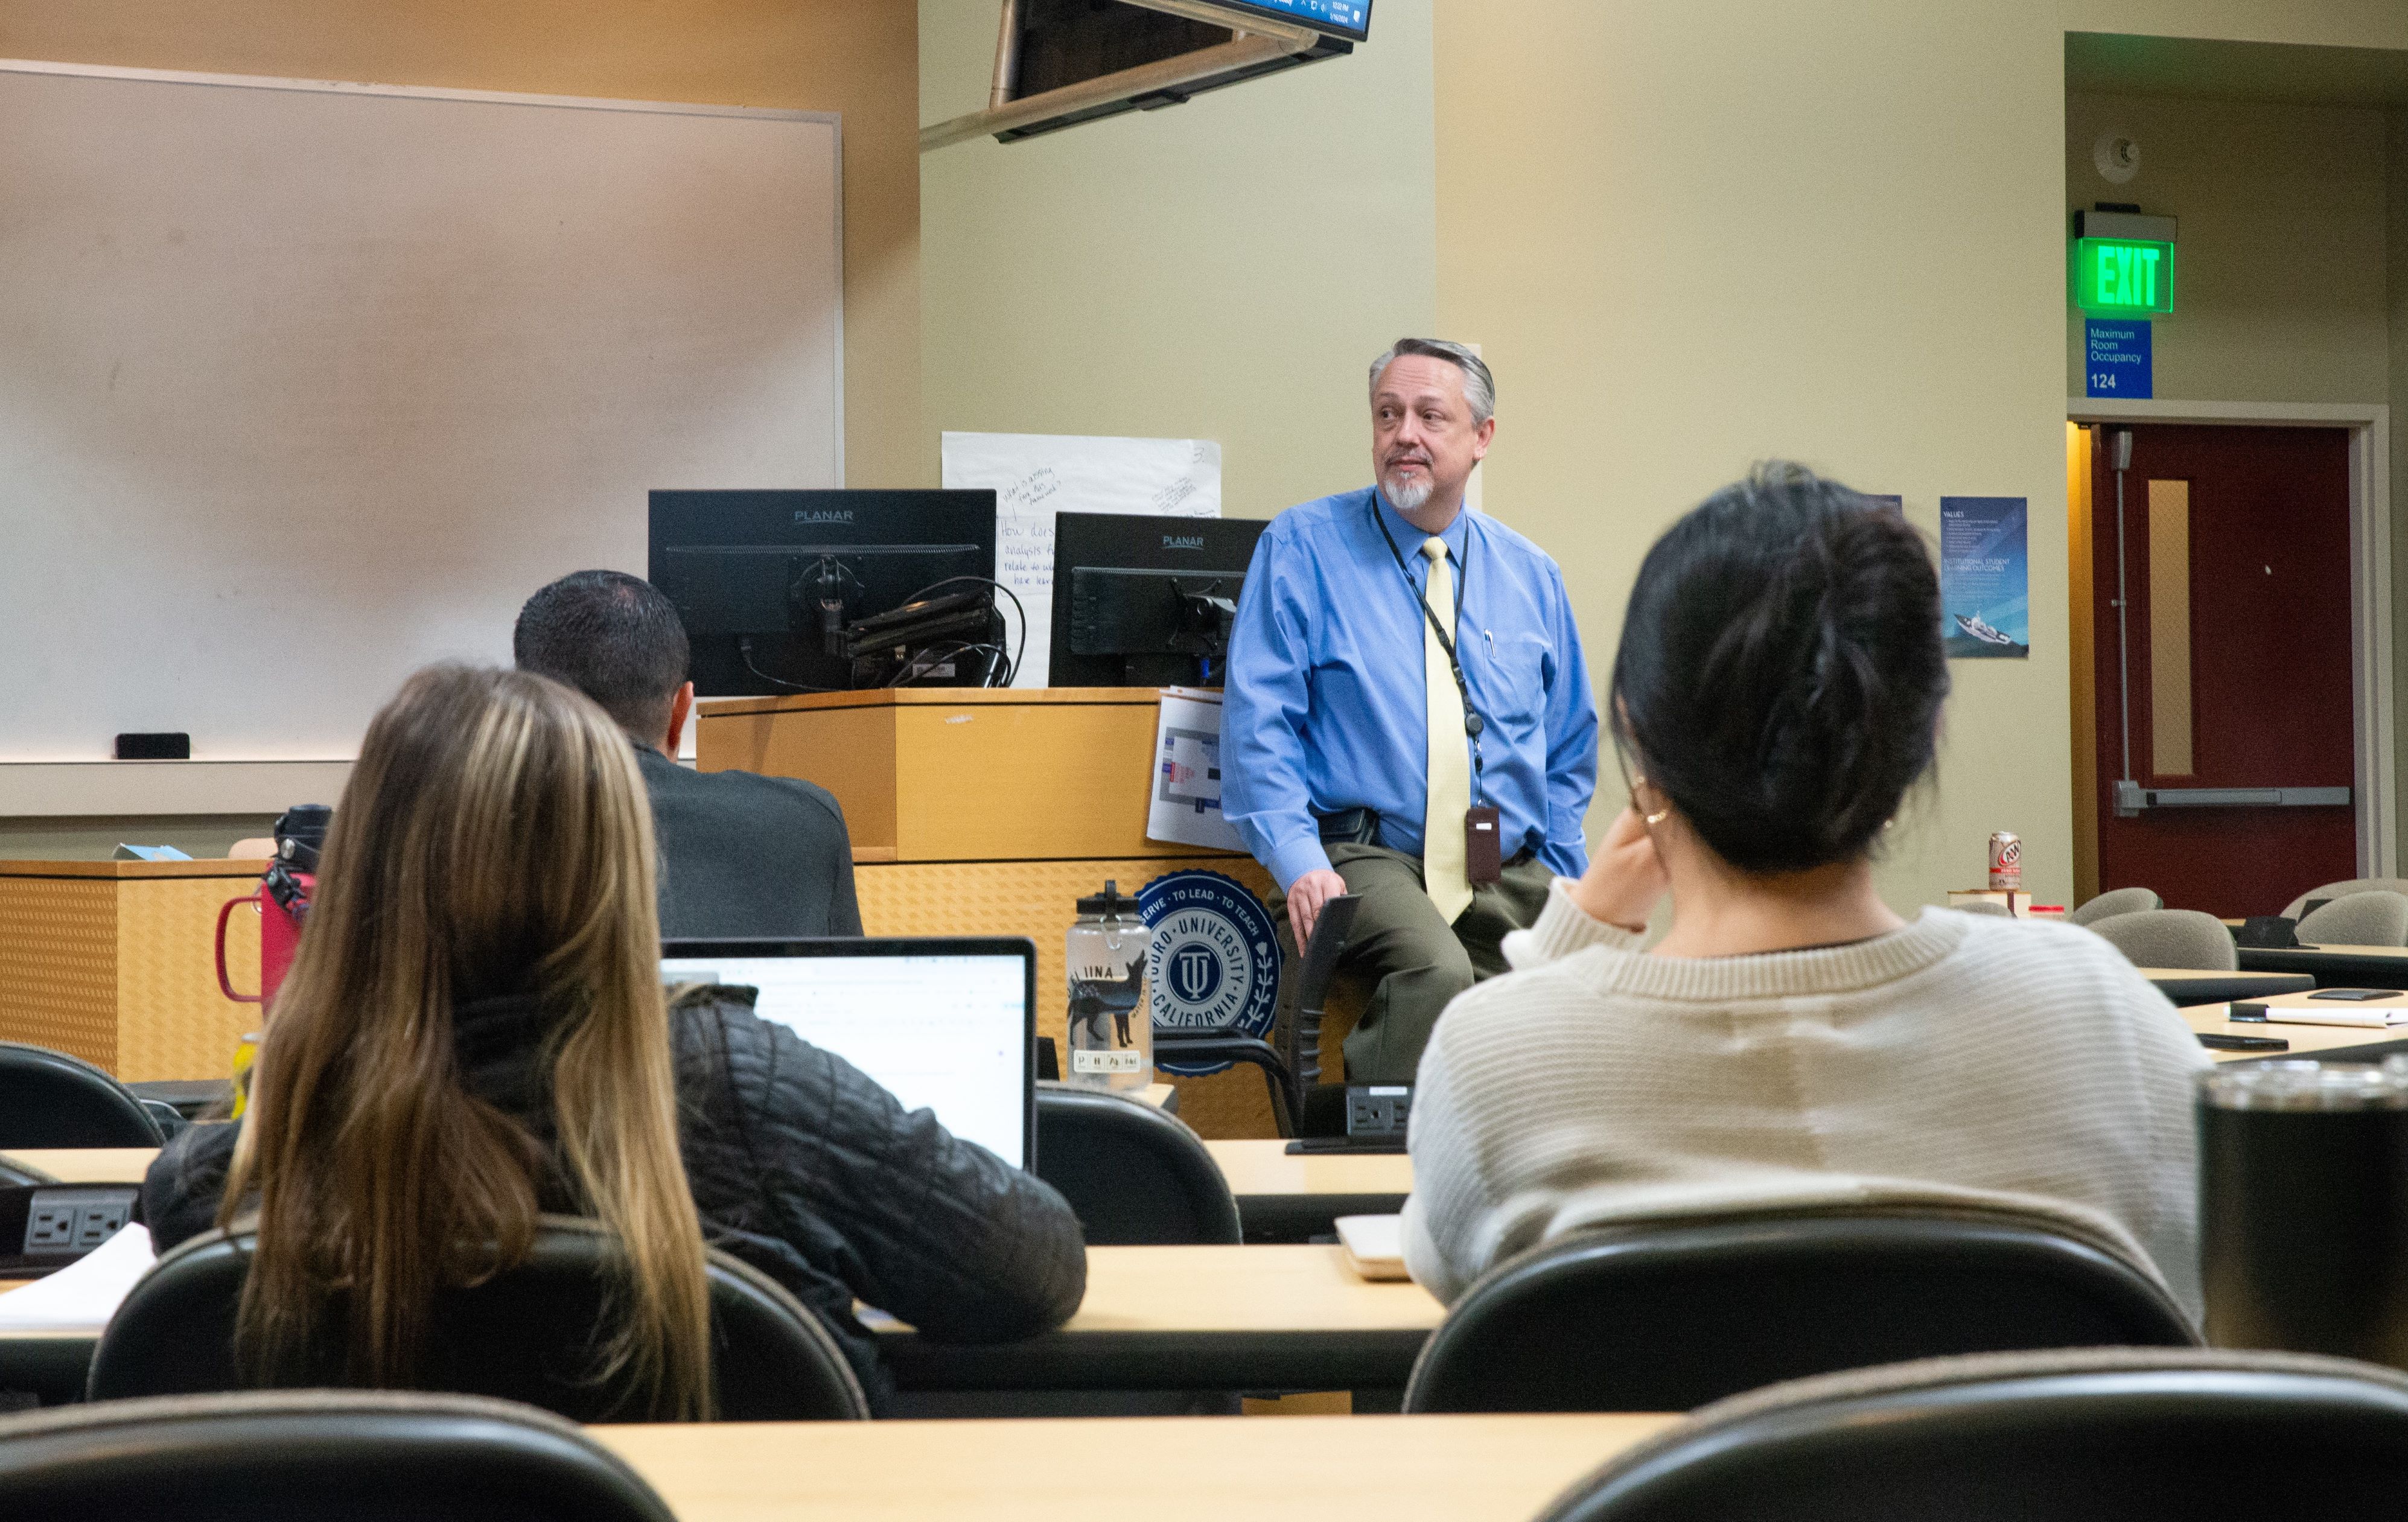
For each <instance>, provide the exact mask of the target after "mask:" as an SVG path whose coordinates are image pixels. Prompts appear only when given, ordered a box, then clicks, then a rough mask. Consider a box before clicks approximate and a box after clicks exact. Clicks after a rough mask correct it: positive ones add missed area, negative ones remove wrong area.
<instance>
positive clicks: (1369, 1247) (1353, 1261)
mask: <svg viewBox="0 0 2408 1522" xmlns="http://www.w3.org/2000/svg"><path fill="white" fill-rule="evenodd" d="M1334 1224H1335V1225H1336V1226H1337V1228H1338V1245H1339V1246H1340V1248H1341V1249H1343V1250H1344V1252H1345V1254H1346V1266H1347V1267H1348V1268H1350V1269H1353V1270H1354V1271H1355V1272H1356V1273H1357V1274H1359V1275H1361V1276H1362V1277H1363V1278H1366V1279H1402V1278H1405V1277H1406V1273H1405V1218H1404V1217H1403V1216H1401V1215H1341V1216H1340V1217H1338V1219H1337V1221H1336V1222H1335V1223H1334Z"/></svg>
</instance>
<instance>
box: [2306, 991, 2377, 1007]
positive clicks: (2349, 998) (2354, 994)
mask: <svg viewBox="0 0 2408 1522" xmlns="http://www.w3.org/2000/svg"><path fill="white" fill-rule="evenodd" d="M2308 997H2309V998H2338V999H2343V1000H2345V1001H2346V1002H2348V1003H2351V1004H2363V1003H2365V1002H2366V1001H2367V1000H2368V999H2371V998H2399V997H2400V990H2399V989H2397V988H2319V989H2317V990H2316V991H2315V993H2313V994H2310V995H2309V996H2308Z"/></svg>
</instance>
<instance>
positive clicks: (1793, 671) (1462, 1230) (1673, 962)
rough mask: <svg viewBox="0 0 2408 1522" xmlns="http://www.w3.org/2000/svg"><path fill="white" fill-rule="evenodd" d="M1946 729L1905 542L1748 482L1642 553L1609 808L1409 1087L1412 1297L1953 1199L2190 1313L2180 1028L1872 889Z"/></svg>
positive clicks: (1453, 1009)
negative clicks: (1747, 1220) (2062, 1244)
mask: <svg viewBox="0 0 2408 1522" xmlns="http://www.w3.org/2000/svg"><path fill="white" fill-rule="evenodd" d="M1947 696H1948V667H1947V662H1946V660H1945V658H1944V657H1943V655H1942V648H1941V627H1940V588H1939V582H1938V578H1937V577H1936V576H1935V575H1934V573H1933V570H1932V566H1931V559H1930V556H1929V554H1928V552H1927V550H1926V548H1925V546H1924V543H1923V540H1922V539H1921V538H1920V537H1919V536H1918V535H1917V534H1916V533H1915V532H1914V529H1912V528H1911V527H1909V526H1908V525H1907V524H1906V521H1905V520H1904V519H1903V518H1902V517H1900V516H1899V515H1898V514H1897V513H1895V512H1892V511H1889V510H1886V509H1884V508H1882V507H1879V506H1877V505H1875V504H1873V503H1871V502H1869V501H1868V500H1866V499H1865V498H1864V497H1861V496H1859V495H1856V493H1854V492H1851V491H1849V490H1847V489H1846V488H1845V487H1842V486H1840V485H1838V484H1837V483H1835V482H1832V481H1826V480H1823V479H1822V478H1820V477H1818V476H1816V475H1814V474H1813V472H1811V471H1809V470H1807V469H1805V468H1803V467H1799V466H1794V465H1785V464H1774V465H1769V466H1761V467H1757V469H1756V471H1755V473H1754V474H1753V475H1751V476H1750V477H1749V478H1748V480H1746V481H1742V482H1741V483H1739V484H1737V485H1733V486H1730V487H1727V488H1725V489H1724V490H1722V491H1720V492H1717V493H1715V494H1714V495H1713V496H1711V497H1709V498H1708V499H1707V500H1706V501H1705V502H1704V503H1703V504H1701V505H1700V506H1699V507H1698V508H1697V509H1695V510H1692V511H1691V512H1689V513H1688V514H1687V515H1686V516H1684V518H1682V519H1681V520H1680V521H1679V522H1678V523H1676V524H1673V525H1672V527H1671V528H1670V530H1669V531H1667V532H1666V534H1665V535H1664V537H1663V538H1660V539H1658V540H1657V541H1656V545H1655V547H1654V548H1653V549H1652V550H1650V551H1649V552H1648V554H1647V559H1646V561H1645V563H1644V564H1643V565H1642V566H1641V567H1640V572H1639V581H1638V584H1637V586H1636V587H1635V588H1634V589H1633V591H1632V593H1631V596H1630V605H1629V610H1628V611H1627V614H1626V615H1625V619H1624V624H1623V630H1622V641H1621V646H1620V649H1619V651H1618V653H1617V654H1616V656H1615V659H1614V666H1613V690H1612V693H1611V699H1612V700H1611V704H1610V710H1611V721H1610V722H1611V723H1612V725H1613V738H1614V742H1615V746H1616V748H1617V750H1618V751H1619V752H1620V754H1621V758H1622V763H1623V768H1624V773H1625V776H1626V778H1627V782H1628V784H1629V792H1630V802H1629V805H1628V807H1627V808H1626V809H1624V810H1623V811H1622V812H1621V813H1620V814H1619V815H1617V816H1616V817H1615V819H1614V821H1613V825H1612V826H1610V827H1609V828H1608V829H1607V831H1606V834H1605V839H1604V840H1602V841H1601V842H1599V844H1598V848H1597V850H1596V852H1595V854H1594V855H1593V857H1592V859H1591V862H1590V865H1589V868H1588V869H1587V871H1586V872H1585V873H1584V874H1583V875H1582V876H1581V878H1580V879H1579V880H1578V881H1573V880H1571V879H1569V878H1557V879H1555V883H1554V885H1553V886H1552V888H1551V889H1550V890H1549V894H1548V902H1547V906H1546V908H1545V910H1544V911H1543V912H1541V916H1540V918H1539V920H1538V922H1537V924H1536V925H1534V926H1532V927H1531V928H1530V929H1528V930H1527V931H1523V932H1520V933H1519V934H1516V935H1514V936H1512V937H1509V938H1508V939H1507V940H1506V942H1505V952H1506V957H1507V960H1508V961H1509V962H1510V963H1511V964H1512V967H1513V969H1514V970H1513V971H1512V972H1509V973H1507V974H1506V975H1504V976H1502V977H1499V978H1496V979H1493V980H1491V981H1489V982H1487V983H1484V984H1480V985H1479V986H1477V987H1475V988H1473V989H1471V990H1470V991H1469V992H1468V993H1465V994H1463V995H1462V996H1460V997H1458V998H1456V999H1455V1001H1454V1003H1453V1004H1451V1005H1449V1006H1448V1008H1447V1011H1446V1013H1445V1015H1444V1017H1443V1018H1442V1019H1441V1021H1440V1022H1439V1025H1438V1027H1437V1029H1436V1031H1435V1032H1434V1033H1433V1035H1432V1037H1431V1040H1430V1043H1429V1046H1428V1049H1427V1050H1426V1053H1425V1054H1424V1055H1423V1058H1422V1064H1421V1073H1420V1083H1419V1085H1418V1087H1417V1088H1416V1090H1415V1093H1414V1103H1413V1124H1412V1154H1413V1179H1414V1192H1413V1196H1412V1199H1411V1201H1410V1202H1409V1203H1408V1204H1407V1206H1406V1210H1405V1242H1406V1262H1407V1264H1408V1265H1409V1266H1410V1267H1411V1268H1412V1273H1413V1277H1414V1278H1416V1279H1418V1280H1420V1281H1421V1282H1422V1283H1423V1284H1424V1285H1427V1286H1428V1287H1429V1288H1430V1289H1431V1290H1432V1291H1433V1292H1435V1293H1437V1294H1438V1295H1439V1296H1440V1297H1441V1299H1449V1300H1452V1299H1455V1297H1456V1296H1457V1295H1459V1294H1460V1293H1461V1292H1462V1290H1463V1289H1464V1287H1465V1286H1466V1285H1469V1283H1470V1282H1471V1280H1472V1279H1474V1278H1475V1277H1477V1276H1478V1275H1479V1274H1480V1273H1482V1272H1483V1271H1485V1270H1487V1269H1489V1268H1490V1267H1493V1266H1494V1265H1495V1264H1497V1263H1498V1262H1499V1261H1501V1260H1502V1259H1504V1258H1506V1257H1508V1256H1512V1255H1513V1254H1515V1253H1517V1252H1521V1251H1523V1250H1525V1249H1527V1248H1529V1247H1532V1246H1535V1245H1537V1244H1539V1243H1541V1242H1545V1241H1548V1240H1550V1239H1552V1238H1554V1237H1555V1236H1558V1235H1561V1234H1562V1233H1564V1232H1566V1231H1570V1230H1572V1229H1575V1228H1580V1227H1584V1226H1594V1225H1598V1224H1600V1223H1604V1222H1609V1221H1629V1220H1637V1219H1644V1218H1649V1217H1661V1216H1673V1215H1695V1214H1699V1213H1711V1212H1715V1211H1720V1210H1727V1209H1742V1208H1756V1207H1801V1206H1804V1207H1811V1206H1816V1205H1842V1204H1848V1203H1878V1202H1883V1201H1902V1200H1924V1201H1930V1200H1943V1201H1946V1200H1953V1201H1959V1202H1967V1203H1983V1202H1988V1203H1993V1204H2000V1205H2006V1206H2009V1207H2012V1208H2015V1209H2020V1210H2024V1211H2027V1212H2032V1213H2042V1214H2047V1215H2052V1216H2055V1217H2057V1218H2058V1219H2060V1220H2061V1221H2063V1222H2064V1223H2065V1224H2066V1225H2067V1226H2068V1227H2069V1228H2073V1229H2077V1230H2081V1231H2084V1232H2085V1233H2086V1234H2088V1235H2089V1236H2091V1237H2092V1238H2094V1239H2095V1240H2100V1241H2102V1242H2108V1243H2110V1244H2112V1245H2114V1246H2116V1247H2118V1248H2120V1249H2121V1250H2122V1251H2123V1252H2124V1254H2125V1256H2128V1257H2129V1258H2130V1259H2131V1260H2132V1261H2133V1262H2135V1263H2136V1264H2137V1265H2139V1266H2140V1267H2142V1268H2143V1269H2149V1268H2154V1269H2155V1271H2157V1273H2158V1274H2159V1275H2160V1276H2161V1277H2162V1278H2163V1280H2164V1281H2165V1283H2166V1284H2167V1285H2168V1287H2170V1288H2171V1290H2172V1291H2173V1293H2174V1294H2175V1296H2176V1298H2177V1299H2180V1300H2181V1301H2182V1302H2183V1303H2184V1304H2185V1305H2186V1307H2188V1308H2189V1309H2190V1310H2191V1312H2192V1314H2194V1315H2196V1314H2198V1311H2199V1306H2200V1291H2199V1268H2198V1262H2197V1220H2196V1214H2197V1207H2196V1201H2195V1184H2194V1179H2193V1171H2192V1170H2193V1151H2194V1143H2193V1140H2192V1132H2191V1078H2192V1075H2193V1074H2194V1073H2195V1072H2197V1071H2198V1070H2200V1069H2202V1068H2204V1067H2205V1066H2207V1062H2208V1058H2207V1055H2206V1054H2205V1053H2204V1052H2203V1051H2202V1050H2201V1049H2200V1046H2199V1043H2198V1042H2197V1041H2195V1040H2194V1039H2193V1038H2192V1035H2191V1032H2190V1029H2189V1027H2187V1026H2186V1025H2185V1024H2184V1023H2183V1021H2182V1020H2181V1018H2180V1017H2179V1016H2178V1015H2176V1014H2175V1013H2174V1012H2173V1009H2172V1007H2171V1005H2169V1004H2168V1003H2167V1002H2166V1000H2165V999H2164V998H2163V997H2162V996H2160V995H2159V994H2158V993H2157V991H2156V990H2155V989H2153V988H2152V987H2150V986H2149V984H2148V983H2147V982H2146V981H2145V980H2143V978H2142V977H2141V975H2140V973H2139V972H2138V971H2136V970H2135V969H2133V968H2132V966H2131V965H2130V964H2129V963H2128V962H2127V961H2125V960H2124V958H2123V957H2122V956H2121V955H2119V954H2117V953H2116V952H2115V950H2114V948H2113V947H2111V946H2109V945H2108V944H2107V943H2106V942H2105V941H2103V940H2099V939H2098V938H2097V937H2096V936H2093V935H2091V934H2089V933H2088V932H2087V931H2085V930H2081V929H2077V928H2073V927H2071V926H2058V925H2046V924H2034V923H2029V922H2024V921H2017V920H2009V919H2003V918H2000V919H1991V918H1982V917H1978V916H1974V915H1970V914H1960V913H1955V912H1950V911H1947V910H1943V909H1926V910H1924V911H1923V912H1922V913H1921V914H1920V915H1919V916H1918V917H1917V918H1916V919H1915V920H1914V921H1913V922H1911V923H1910V922H1908V921H1905V920H1902V919H1900V918H1899V916H1898V915H1897V914H1896V913H1894V912H1891V910H1890V909H1889V906H1888V905H1886V904H1885V903H1884V902H1883V901H1882V898H1881V896H1880V894H1879V893H1878V892H1876V891H1875V888H1874V885H1873V876H1872V858H1873V855H1874V854H1875V853H1876V851H1877V850H1878V848H1879V845H1880V842H1881V840H1882V839H1883V832H1884V831H1885V829H1887V828H1888V827H1889V823H1890V821H1891V819H1892V818H1893V817H1894V816H1895V815H1896V813H1897V811H1898V809H1899V805H1900V803H1901V802H1902V801H1903V800H1904V799H1905V798H1906V797H1907V795H1908V793H1909V791H1910V790H1911V789H1912V788H1913V787H1914V785H1915V783H1917V782H1918V781H1919V780H1920V779H1922V778H1923V777H1924V776H1925V775H1926V773H1927V772H1928V770H1929V768H1930V766H1931V759H1932V753H1933V750H1934V747H1935V744H1936V739H1937V735H1938V731H1939V725H1940V714H1941V706H1942V702H1943V701H1944V700H1945V699H1946V697H1947ZM1668 892H1669V893H1670V895H1671V899H1672V920H1671V926H1670V931H1669V932H1668V933H1667V934H1666V935H1665V936H1664V938H1663V940H1661V941H1660V942H1659V943H1657V944H1656V946H1655V947H1654V948H1653V949H1652V950H1645V951H1642V950H1641V942H1642V939H1643V935H1644V932H1645V930H1646V927H1647V923H1648V918H1649V915H1650V914H1651V912H1653V911H1654V909H1655V907H1656V903H1657V901H1658V900H1659V899H1661V898H1662V897H1663V896H1664V895H1665V894H1666V893H1668Z"/></svg>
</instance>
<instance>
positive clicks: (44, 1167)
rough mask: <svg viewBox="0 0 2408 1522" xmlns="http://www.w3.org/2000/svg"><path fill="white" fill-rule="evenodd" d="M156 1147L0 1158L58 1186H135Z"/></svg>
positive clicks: (40, 1151)
mask: <svg viewBox="0 0 2408 1522" xmlns="http://www.w3.org/2000/svg"><path fill="white" fill-rule="evenodd" d="M156 1156H159V1149H158V1148H156V1147H74V1148H50V1147H41V1148H27V1149H25V1150H23V1151H21V1152H0V1159H6V1160H7V1161H9V1162H13V1163H22V1164H23V1165H24V1166H25V1167H27V1168H30V1169H33V1170H36V1171H37V1172H42V1173H47V1174H49V1175H50V1177H51V1178H53V1179H56V1180H57V1181H58V1182H59V1183H61V1184H139V1183H141V1182H142V1175H143V1174H145V1173H148V1172H149V1171H150V1159H151V1158H153V1157H156Z"/></svg>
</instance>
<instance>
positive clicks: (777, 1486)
mask: <svg viewBox="0 0 2408 1522" xmlns="http://www.w3.org/2000/svg"><path fill="white" fill-rule="evenodd" d="M1678 1420H1680V1418H1679V1417H1677V1416H1670V1415H1661V1416H1659V1415H1576V1416H1565V1415H1543V1416H1536V1415H1534V1416H1282V1417H1257V1418H1255V1419H1254V1420H1250V1421H1249V1420H1232V1419H1230V1418H1228V1417H1226V1416H1183V1417H1120V1418H1115V1419H1113V1420H1112V1421H1111V1423H1110V1425H1109V1426H1106V1425H1105V1424H1103V1423H1100V1422H1097V1421H1083V1422H1080V1421H1058V1420H1019V1421H956V1422H873V1423H853V1422H825V1423H793V1424H781V1425H779V1426H775V1427H769V1426H752V1425H742V1424H734V1423H730V1424H722V1425H714V1426H688V1427H674V1426H662V1427H596V1428H593V1429H590V1430H591V1431H592V1433H593V1435H594V1436H595V1438H596V1439H597V1440H599V1441H600V1442H601V1443H603V1444H604V1445H605V1446H606V1447H609V1448H610V1449H613V1450H614V1451H616V1452H617V1453H618V1454H619V1455H620V1456H621V1457H624V1458H625V1459H626V1460H627V1461H628V1462H629V1463H630V1464H632V1465H634V1466H635V1468H636V1470H637V1471H638V1472H639V1473H641V1474H642V1475H643V1477H644V1478H645V1479H646V1480H648V1481H650V1482H651V1484H652V1487H653V1488H654V1489H656V1490H658V1491H659V1492H660V1493H661V1496H662V1498H663V1499H664V1500H667V1502H668V1504H669V1507H670V1509H671V1510H672V1511H674V1512H676V1513H677V1515H678V1516H679V1518H680V1522H756V1519H757V1522H767V1519H769V1518H772V1517H777V1518H788V1517H812V1518H827V1519H831V1522H847V1519H853V1518H862V1519H867V1518H876V1519H877V1522H921V1519H926V1522H955V1519H957V1518H960V1517H965V1516H973V1515H975V1516H982V1517H998V1518H1015V1519H1027V1522H1087V1519H1089V1518H1093V1519H1095V1522H1122V1519H1124V1518H1125V1517H1127V1516H1128V1515H1130V1514H1131V1513H1132V1511H1137V1512H1142V1513H1143V1514H1144V1515H1145V1516H1146V1517H1147V1518H1148V1519H1149V1522H1230V1519H1232V1518H1237V1517H1244V1518H1247V1519H1248V1522H1284V1519H1288V1518H1294V1519H1296V1522H1329V1519H1330V1518H1332V1517H1339V1516H1355V1517H1368V1518H1377V1519H1378V1522H1440V1519H1441V1518H1444V1519H1446V1522H1489V1519H1494V1522H1524V1519H1526V1518H1527V1517H1530V1516H1534V1515H1537V1514H1538V1513H1539V1511H1540V1509H1541V1508H1542V1507H1543V1506H1545V1505H1546V1503H1547V1502H1548V1501H1549V1500H1553V1499H1554V1498H1555V1496H1557V1495H1559V1494H1561V1493H1562V1492H1563V1491H1564V1490H1565V1489H1566V1488H1568V1487H1569V1486H1571V1485H1572V1483H1573V1482H1575V1481H1577V1480H1579V1479H1580V1478H1581V1477H1582V1476H1583V1475H1584V1474H1586V1473H1588V1472H1590V1471H1592V1470H1594V1469H1596V1468H1597V1467H1598V1465H1600V1464H1602V1463H1604V1462H1605V1461H1606V1460H1607V1459H1608V1458H1611V1457H1613V1456H1614V1455H1615V1454H1617V1453H1620V1452H1621V1451H1623V1450H1624V1449H1626V1448H1627V1447H1629V1446H1631V1445H1632V1444H1634V1443H1639V1442H1641V1440H1643V1439H1645V1438H1648V1437H1651V1436H1653V1435H1654V1434H1656V1432H1658V1431H1661V1430H1662V1429H1665V1428H1666V1427H1669V1426H1670V1425H1671V1424H1672V1423H1674V1422H1676V1421H1678ZM1090 1452H1092V1453H1093V1454H1094V1457H1095V1462H1092V1463H1090V1462H1076V1461H1074V1462H1068V1463H1065V1462H1062V1461H1061V1460H1062V1459H1063V1457H1065V1456H1071V1455H1079V1454H1082V1453H1090ZM1100 1463H1109V1464H1110V1466H1111V1468H1110V1472H1109V1473H1107V1472H1104V1471H1102V1470H1099V1469H1098V1468H1097V1464H1100Z"/></svg>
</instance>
